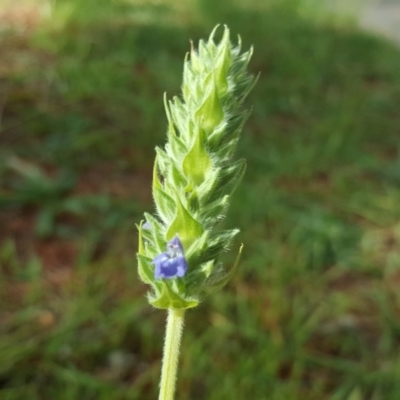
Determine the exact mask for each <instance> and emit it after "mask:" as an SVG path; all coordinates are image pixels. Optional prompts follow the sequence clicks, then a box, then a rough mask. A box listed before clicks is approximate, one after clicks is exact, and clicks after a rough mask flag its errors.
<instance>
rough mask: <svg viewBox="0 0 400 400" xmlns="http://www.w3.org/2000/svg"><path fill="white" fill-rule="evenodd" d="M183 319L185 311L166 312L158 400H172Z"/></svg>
mask: <svg viewBox="0 0 400 400" xmlns="http://www.w3.org/2000/svg"><path fill="white" fill-rule="evenodd" d="M184 317H185V310H181V309H174V308H170V309H169V310H168V319H167V328H166V332H165V343H164V356H163V363H162V370H161V383H160V395H159V397H158V400H174V393H175V382H176V373H177V370H178V359H179V346H180V344H181V337H182V331H183V321H184Z"/></svg>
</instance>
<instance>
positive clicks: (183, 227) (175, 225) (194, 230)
mask: <svg viewBox="0 0 400 400" xmlns="http://www.w3.org/2000/svg"><path fill="white" fill-rule="evenodd" d="M176 197H177V201H176V205H177V207H176V216H175V219H174V221H173V222H172V224H171V225H170V226H169V228H168V230H167V233H166V235H165V236H166V239H167V241H169V240H171V239H172V238H173V237H174V236H175V235H176V234H178V235H179V239H180V241H181V242H182V245H183V248H184V249H187V248H189V246H190V245H191V244H192V243H193V242H194V241H195V240H196V239H198V238H199V237H200V236H201V235H202V233H203V232H204V229H203V226H202V225H201V224H200V223H199V222H198V221H196V220H195V219H194V218H193V217H192V216H191V215H190V214H189V212H188V211H187V210H186V208H185V207H184V206H183V204H182V202H181V200H180V199H179V196H178V195H177V196H176Z"/></svg>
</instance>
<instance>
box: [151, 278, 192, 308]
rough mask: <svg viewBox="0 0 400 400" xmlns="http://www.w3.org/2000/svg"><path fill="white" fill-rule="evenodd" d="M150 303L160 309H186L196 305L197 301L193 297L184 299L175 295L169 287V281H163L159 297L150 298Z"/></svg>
mask: <svg viewBox="0 0 400 400" xmlns="http://www.w3.org/2000/svg"><path fill="white" fill-rule="evenodd" d="M149 301H150V304H151V305H153V306H154V307H157V308H161V309H168V308H175V309H187V308H193V307H196V306H197V305H198V304H199V302H198V300H195V299H184V298H183V297H180V296H179V295H177V294H176V293H175V292H174V291H173V290H172V289H171V288H170V287H169V283H168V282H165V281H163V282H162V288H161V294H160V296H159V297H157V298H156V299H155V298H150V299H149Z"/></svg>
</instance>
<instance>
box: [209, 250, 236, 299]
mask: <svg viewBox="0 0 400 400" xmlns="http://www.w3.org/2000/svg"><path fill="white" fill-rule="evenodd" d="M242 250H243V244H241V245H240V248H239V252H238V255H237V256H236V260H235V262H234V264H233V266H232V268H231V270H230V271H229V272H227V273H226V274H224V275H222V277H221V276H218V275H217V276H211V278H210V279H208V280H207V282H206V283H205V285H204V289H205V291H206V292H207V293H212V292H214V291H217V290H220V289H222V288H223V287H224V286H225V285H226V284H227V283H228V282H229V281H230V280H231V279H232V277H233V275H234V274H235V272H236V270H237V267H238V266H239V262H240V257H241V255H242Z"/></svg>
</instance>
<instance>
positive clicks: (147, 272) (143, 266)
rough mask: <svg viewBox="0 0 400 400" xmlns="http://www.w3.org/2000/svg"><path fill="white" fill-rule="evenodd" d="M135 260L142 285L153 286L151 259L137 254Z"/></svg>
mask: <svg viewBox="0 0 400 400" xmlns="http://www.w3.org/2000/svg"><path fill="white" fill-rule="evenodd" d="M137 260H138V273H139V277H140V279H141V280H142V282H144V283H147V284H153V283H154V281H155V279H154V270H153V269H154V268H153V267H152V264H151V259H150V258H148V257H146V256H144V255H142V254H138V255H137Z"/></svg>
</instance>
